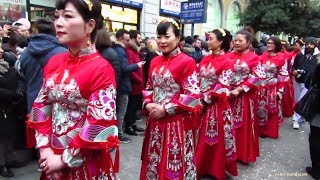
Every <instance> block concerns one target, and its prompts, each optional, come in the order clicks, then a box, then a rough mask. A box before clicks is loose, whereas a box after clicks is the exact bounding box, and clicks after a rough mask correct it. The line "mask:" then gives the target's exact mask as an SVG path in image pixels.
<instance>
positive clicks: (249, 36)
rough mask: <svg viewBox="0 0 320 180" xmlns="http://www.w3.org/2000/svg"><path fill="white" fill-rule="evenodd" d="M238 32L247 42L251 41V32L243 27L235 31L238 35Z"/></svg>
mask: <svg viewBox="0 0 320 180" xmlns="http://www.w3.org/2000/svg"><path fill="white" fill-rule="evenodd" d="M238 34H242V35H244V38H245V39H246V41H247V42H249V43H252V42H253V37H252V34H251V33H250V32H249V31H246V30H244V29H243V30H240V31H238V32H237V33H236V35H238Z"/></svg>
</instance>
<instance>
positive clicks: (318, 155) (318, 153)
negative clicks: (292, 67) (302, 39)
mask: <svg viewBox="0 0 320 180" xmlns="http://www.w3.org/2000/svg"><path fill="white" fill-rule="evenodd" d="M317 63H318V65H317V66H316V68H315V70H314V71H313V74H312V75H311V76H310V78H308V81H306V82H305V83H306V87H307V88H308V89H310V88H311V87H312V88H313V89H312V91H313V92H312V93H314V94H313V95H312V96H309V97H312V100H313V101H315V102H312V103H311V104H312V105H314V106H315V107H316V108H317V107H319V104H320V102H319V101H320V100H319V99H320V59H318V62H317ZM306 120H307V121H308V122H309V123H310V135H309V150H310V158H311V162H312V166H311V167H307V168H306V171H307V173H308V174H309V175H311V176H312V177H313V178H314V179H319V178H320V141H319V137H320V109H319V108H318V111H317V113H316V114H315V115H314V116H313V118H311V119H306Z"/></svg>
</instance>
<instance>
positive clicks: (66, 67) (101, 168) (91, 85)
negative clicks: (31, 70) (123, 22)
mask: <svg viewBox="0 0 320 180" xmlns="http://www.w3.org/2000/svg"><path fill="white" fill-rule="evenodd" d="M56 7H57V10H56V12H55V28H56V32H57V36H58V39H59V41H60V42H61V43H63V44H65V45H67V46H68V47H69V52H67V53H64V54H59V55H56V56H54V57H52V58H51V59H50V60H49V62H48V64H47V65H46V67H45V69H44V83H43V86H42V89H41V91H40V92H39V95H38V97H37V99H36V100H35V103H34V105H33V109H32V112H31V117H30V120H29V121H28V126H29V128H32V129H35V130H36V141H37V142H36V148H38V149H39V151H40V167H41V168H42V170H43V171H42V175H41V179H83V180H92V179H114V178H115V174H114V172H116V171H117V169H118V167H117V166H114V165H113V164H112V159H111V156H110V153H109V149H111V148H116V149H118V148H117V147H118V137H117V133H118V132H117V126H116V124H117V121H116V114H115V96H116V90H115V87H116V84H115V77H114V71H113V69H112V66H111V65H110V64H109V63H108V62H107V61H106V60H104V58H103V57H101V56H100V55H99V54H98V52H97V51H96V49H95V47H94V45H91V40H93V39H94V38H95V34H96V31H97V29H100V28H102V17H101V4H100V2H99V1H98V0H76V1H75V0H58V1H57V3H56ZM117 155H119V154H118V150H117ZM118 159H119V156H116V160H118Z"/></svg>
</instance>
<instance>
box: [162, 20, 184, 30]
mask: <svg viewBox="0 0 320 180" xmlns="http://www.w3.org/2000/svg"><path fill="white" fill-rule="evenodd" d="M166 22H169V23H171V24H173V25H174V26H176V28H177V29H180V27H179V24H178V23H177V22H176V21H175V20H174V19H172V18H164V19H162V20H161V21H160V23H166Z"/></svg>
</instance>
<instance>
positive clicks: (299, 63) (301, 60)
mask: <svg viewBox="0 0 320 180" xmlns="http://www.w3.org/2000/svg"><path fill="white" fill-rule="evenodd" d="M319 58H320V52H319V50H318V49H317V48H316V39H315V38H308V39H306V41H305V48H304V50H302V52H301V53H299V54H298V55H297V56H296V57H295V59H294V63H293V66H292V70H293V72H292V74H293V76H295V81H294V99H295V101H296V102H298V101H299V100H300V99H301V98H302V97H303V96H304V95H305V94H306V93H307V91H308V90H307V88H306V86H305V82H306V80H307V79H308V77H310V75H311V74H312V73H313V71H314V69H315V67H316V66H317V63H318V59H319ZM302 121H304V118H303V117H301V116H300V115H299V114H297V113H294V115H293V127H294V128H295V129H298V128H299V122H302Z"/></svg>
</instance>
